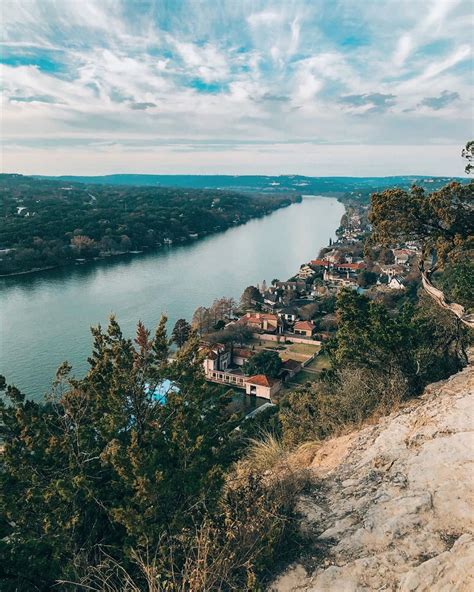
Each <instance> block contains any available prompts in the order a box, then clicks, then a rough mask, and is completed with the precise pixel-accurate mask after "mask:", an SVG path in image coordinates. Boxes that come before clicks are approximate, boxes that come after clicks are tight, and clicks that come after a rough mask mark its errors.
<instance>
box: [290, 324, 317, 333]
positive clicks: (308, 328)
mask: <svg viewBox="0 0 474 592" xmlns="http://www.w3.org/2000/svg"><path fill="white" fill-rule="evenodd" d="M315 330H316V327H315V325H314V323H313V321H297V322H296V323H295V325H294V327H293V331H294V333H295V335H304V336H305V337H312V336H313V333H314V332H315Z"/></svg>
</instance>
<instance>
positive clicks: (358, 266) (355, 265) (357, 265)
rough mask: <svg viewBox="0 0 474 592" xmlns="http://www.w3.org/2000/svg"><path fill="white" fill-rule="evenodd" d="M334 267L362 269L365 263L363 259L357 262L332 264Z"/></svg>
mask: <svg viewBox="0 0 474 592" xmlns="http://www.w3.org/2000/svg"><path fill="white" fill-rule="evenodd" d="M334 267H335V268H336V269H355V270H358V269H364V267H365V263H364V262H363V261H359V262H358V263H336V264H335V265H334Z"/></svg>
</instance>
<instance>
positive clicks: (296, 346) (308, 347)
mask: <svg viewBox="0 0 474 592" xmlns="http://www.w3.org/2000/svg"><path fill="white" fill-rule="evenodd" d="M320 349H321V346H320V345H316V344H315V343H292V344H291V345H288V351H290V352H294V353H295V354H304V355H306V356H312V355H313V354H314V353H315V352H318V351H319V350H320Z"/></svg>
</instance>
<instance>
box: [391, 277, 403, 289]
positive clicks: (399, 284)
mask: <svg viewBox="0 0 474 592" xmlns="http://www.w3.org/2000/svg"><path fill="white" fill-rule="evenodd" d="M387 287H388V288H390V289H391V290H405V282H404V281H403V278H401V277H400V276H394V277H392V278H391V279H390V281H389V282H388V284H387Z"/></svg>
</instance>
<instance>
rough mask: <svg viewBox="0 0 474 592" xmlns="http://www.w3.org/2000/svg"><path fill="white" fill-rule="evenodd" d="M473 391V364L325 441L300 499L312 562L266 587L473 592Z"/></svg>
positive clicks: (316, 591) (311, 591)
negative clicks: (309, 488)
mask: <svg viewBox="0 0 474 592" xmlns="http://www.w3.org/2000/svg"><path fill="white" fill-rule="evenodd" d="M473 394H474V371H473V368H472V367H469V368H466V369H465V370H464V371H463V372H460V373H459V374H456V375H454V376H452V377H451V378H449V379H448V380H446V381H442V382H440V383H436V384H433V385H430V386H429V387H428V388H427V389H426V391H425V393H424V394H423V396H422V397H421V398H420V399H418V400H416V401H415V402H413V403H411V404H409V405H407V406H406V407H404V408H402V409H401V410H400V411H398V412H396V413H394V414H392V415H390V416H388V417H386V418H384V419H382V420H381V421H380V422H379V423H378V425H374V426H369V427H366V428H364V429H362V430H361V431H359V432H354V433H352V434H349V435H346V436H343V437H341V438H335V439H333V440H332V441H329V442H327V443H326V444H324V445H323V446H322V447H321V448H320V449H319V450H318V453H317V454H316V457H315V459H314V461H313V462H312V465H311V471H312V473H313V475H314V478H315V485H314V495H311V494H310V495H305V496H304V497H302V498H301V500H300V502H299V511H300V513H301V515H302V521H301V528H302V531H303V532H304V533H305V535H306V536H307V537H308V538H310V540H311V542H312V544H313V546H314V552H313V554H314V561H311V550H310V553H309V556H310V557H309V558H308V557H306V558H305V561H304V562H303V561H302V562H300V563H296V564H295V565H293V566H291V567H290V568H289V569H288V570H287V571H286V572H285V573H284V574H282V575H281V576H280V577H278V578H277V579H276V580H275V582H273V584H272V585H271V586H270V587H269V590H272V591H275V592H290V591H299V592H366V591H372V590H374V591H375V590H377V591H382V590H387V591H398V592H415V591H416V592H423V591H426V592H448V591H449V592H454V591H456V592H464V591H466V592H468V591H470V590H474V397H473ZM321 545H325V546H326V547H325V552H324V558H323V559H321ZM304 565H306V566H308V565H312V566H313V567H314V566H316V567H315V568H314V569H312V570H311V569H306V568H305V567H304Z"/></svg>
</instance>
